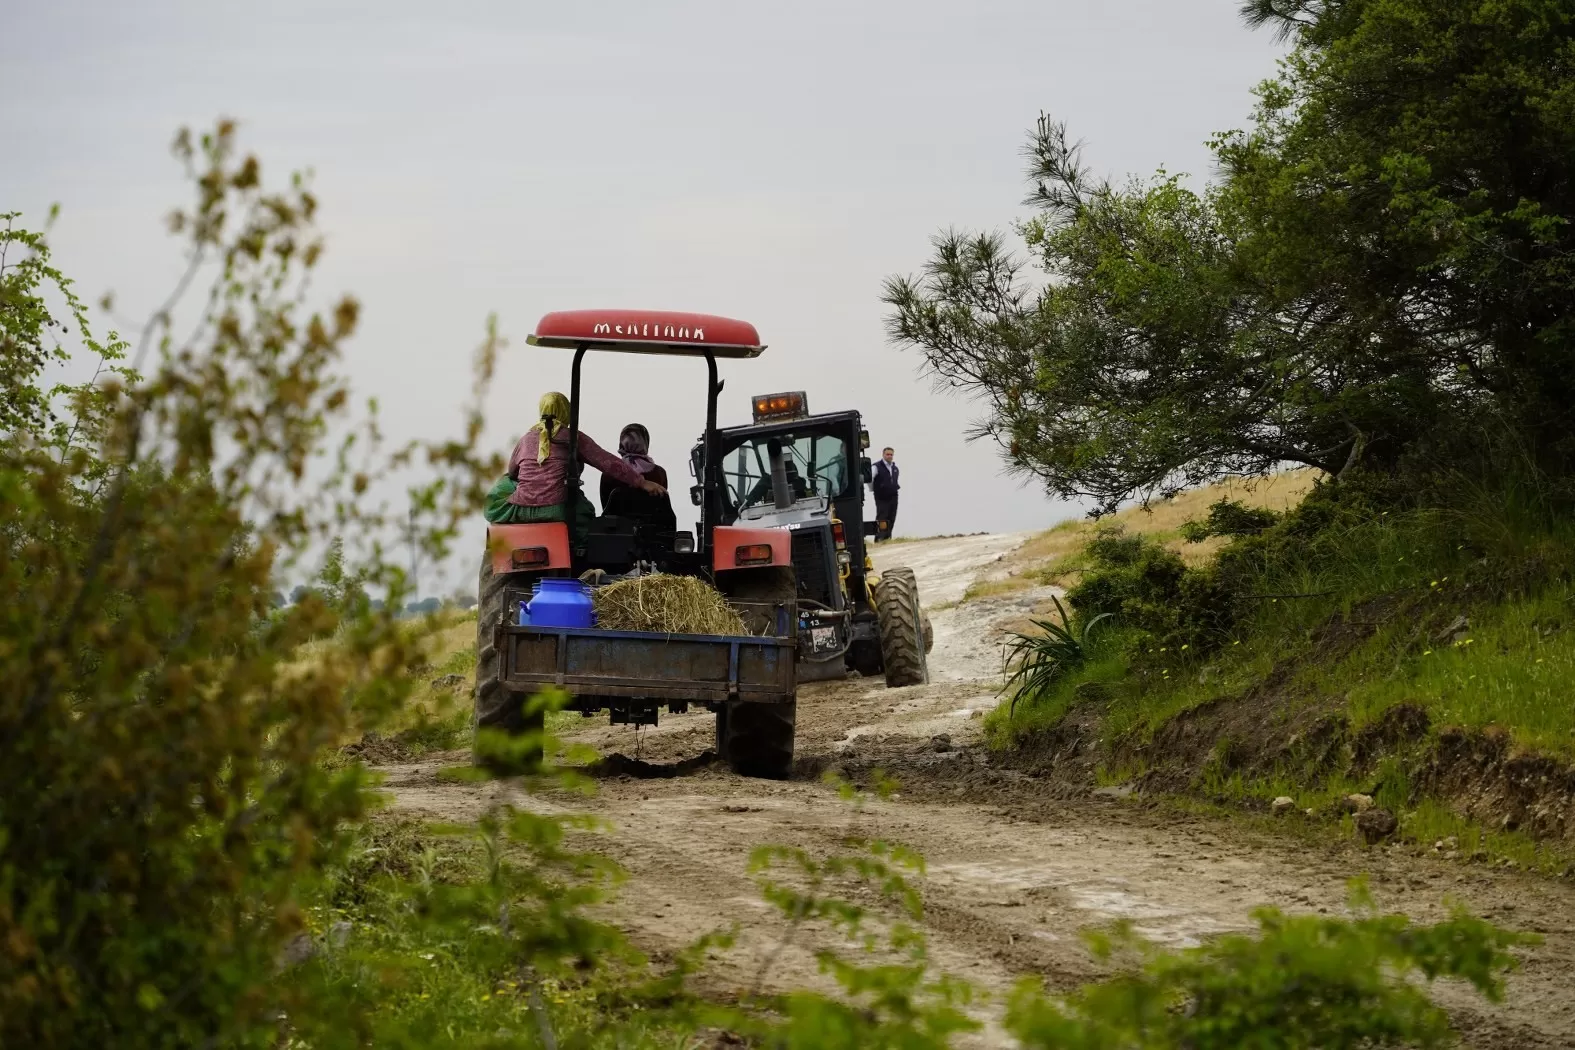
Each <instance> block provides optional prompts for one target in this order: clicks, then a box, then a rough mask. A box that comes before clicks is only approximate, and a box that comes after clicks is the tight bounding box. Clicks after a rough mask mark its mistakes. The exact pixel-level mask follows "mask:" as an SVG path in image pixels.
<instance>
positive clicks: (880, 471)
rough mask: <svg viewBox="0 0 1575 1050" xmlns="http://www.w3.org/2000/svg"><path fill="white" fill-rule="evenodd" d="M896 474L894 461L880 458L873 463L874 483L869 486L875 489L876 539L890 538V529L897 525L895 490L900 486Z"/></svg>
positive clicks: (896, 469)
mask: <svg viewBox="0 0 1575 1050" xmlns="http://www.w3.org/2000/svg"><path fill="white" fill-rule="evenodd" d="M898 474H899V471H898V468H897V465H896V464H894V463H892V464H888V463H887V462H886V461H885V460H881V461H879V462H878V463H876V464H875V478H874V483H873V484H872V485H871V486H870V487H871V488H873V489H874V490H875V519H876V520H877V521H878V522H880V530H879V531H878V532H877V533H876V534H875V539H876V540H889V539H891V534H892V530H893V529H895V528H896V526H897V490H898V489H899V488H901V486H900V485H899V484H898V481H897V478H898Z"/></svg>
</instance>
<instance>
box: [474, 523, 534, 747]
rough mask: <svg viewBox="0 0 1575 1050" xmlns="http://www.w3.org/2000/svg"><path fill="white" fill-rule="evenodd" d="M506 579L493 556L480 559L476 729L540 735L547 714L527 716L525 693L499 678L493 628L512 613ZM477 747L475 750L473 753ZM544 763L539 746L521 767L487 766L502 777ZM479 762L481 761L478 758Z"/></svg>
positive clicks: (500, 660)
mask: <svg viewBox="0 0 1575 1050" xmlns="http://www.w3.org/2000/svg"><path fill="white" fill-rule="evenodd" d="M508 579H509V578H508V577H507V576H499V575H497V574H496V573H494V572H493V571H492V558H491V556H490V555H487V554H482V556H481V576H480V579H479V581H478V584H477V588H476V599H477V602H478V605H477V607H476V719H475V728H476V730H477V731H479V730H482V729H501V730H503V731H504V732H506V733H509V734H511V735H519V734H522V733H530V732H535V733H540V732H541V731H542V729H543V728H544V727H545V724H546V721H545V715H544V714H543V713H542V712H540V711H537V712H535V713H534V714H526V713H525V701H526V699H527V696H526V694H525V693H521V692H516V691H512V690H508V689H505V688H504V687H503V682H502V681H501V680H500V678H499V672H500V671H501V670H502V657H501V654H500V653H499V652H498V648H497V645H496V644H495V643H494V638H493V628H494V627H495V626H497V625H498V624H500V623H504V622H506V620H507V619H508V615H509V610H508V609H507V608H506V607H505V606H504V600H503V599H504V588H505V586H506V585H507V583H508ZM474 750H475V749H474V748H472V751H473V752H474ZM541 760H542V752H541V747H540V745H539V744H538V745H537V747H536V748H535V749H533V751H532V753H531V754H529V755H527V756H525V759H524V761H523V762H522V763H521V766H522V768H503V766H501V765H499V764H497V763H485V764H486V765H487V766H488V768H490V769H491V770H492V772H494V773H497V774H498V775H500V776H512V775H515V774H518V773H524V772H530V771H532V770H534V769H536V768H539V767H540V765H541ZM476 761H477V762H478V763H481V762H482V760H481V759H480V758H479V757H478V758H477V759H476Z"/></svg>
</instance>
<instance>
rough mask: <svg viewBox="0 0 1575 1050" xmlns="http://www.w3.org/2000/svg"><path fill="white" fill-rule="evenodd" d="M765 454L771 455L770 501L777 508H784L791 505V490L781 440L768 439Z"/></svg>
mask: <svg viewBox="0 0 1575 1050" xmlns="http://www.w3.org/2000/svg"><path fill="white" fill-rule="evenodd" d="M766 454H767V455H768V456H770V457H771V501H772V502H773V503H775V504H776V505H777V510H786V509H787V508H789V507H791V506H792V505H793V490H792V488H790V487H789V486H788V479H787V464H786V461H785V460H784V458H783V455H782V442H780V441H778V440H777V439H775V438H772V439H770V440H768V441H767V442H766Z"/></svg>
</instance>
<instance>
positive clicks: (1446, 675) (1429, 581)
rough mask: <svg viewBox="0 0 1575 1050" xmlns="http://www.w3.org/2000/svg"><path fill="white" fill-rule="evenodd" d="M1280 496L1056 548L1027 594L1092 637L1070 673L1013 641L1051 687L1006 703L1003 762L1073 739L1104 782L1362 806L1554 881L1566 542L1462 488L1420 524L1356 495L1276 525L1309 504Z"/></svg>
mask: <svg viewBox="0 0 1575 1050" xmlns="http://www.w3.org/2000/svg"><path fill="white" fill-rule="evenodd" d="M1509 469H1511V468H1509V467H1506V474H1505V475H1503V476H1501V481H1502V480H1503V478H1504V477H1507V476H1508V473H1507V472H1508V470H1509ZM1275 481H1277V482H1278V484H1276V485H1271V486H1267V487H1266V488H1265V490H1263V495H1264V496H1266V497H1267V498H1266V499H1254V498H1253V497H1254V493H1253V492H1252V491H1251V490H1241V489H1239V488H1238V489H1236V490H1233V491H1231V492H1225V491H1221V490H1208V489H1205V490H1198V491H1195V492H1191V493H1188V494H1186V496H1185V497H1180V498H1178V500H1177V502H1180V500H1181V499H1185V500H1187V504H1189V505H1190V506H1191V507H1192V508H1193V509H1194V512H1195V511H1196V510H1197V509H1199V508H1206V510H1205V512H1204V513H1202V514H1200V515H1199V516H1197V517H1194V518H1188V519H1185V520H1184V521H1183V522H1182V523H1181V524H1180V525H1177V524H1176V523H1175V521H1174V518H1175V514H1174V512H1171V513H1167V514H1164V515H1161V514H1151V513H1148V512H1146V511H1144V510H1142V509H1134V510H1131V511H1126V512H1123V513H1121V514H1118V515H1116V516H1114V517H1113V518H1109V519H1107V520H1104V521H1102V522H1098V523H1080V524H1078V525H1077V526H1075V527H1072V528H1064V529H1062V530H1059V533H1051V534H1049V535H1050V537H1052V538H1055V539H1057V540H1058V541H1059V539H1060V537H1061V536H1066V535H1072V536H1076V537H1078V540H1079V541H1080V545H1073V544H1068V545H1067V546H1068V548H1069V549H1065V550H1064V552H1063V553H1061V554H1060V555H1059V556H1057V557H1054V558H1052V559H1051V560H1049V561H1047V562H1044V563H1041V564H1040V565H1039V566H1038V568H1037V569H1036V570H1034V571H1032V572H1029V573H1026V574H1025V575H1028V576H1031V577H1034V578H1037V579H1039V580H1043V581H1045V582H1052V583H1057V584H1059V585H1061V586H1063V587H1065V588H1066V597H1067V603H1068V605H1069V606H1070V607H1071V609H1072V610H1073V615H1072V624H1071V631H1072V633H1073V634H1074V635H1079V633H1080V632H1081V631H1083V630H1085V629H1086V628H1087V627H1088V626H1090V625H1093V624H1094V623H1095V622H1096V621H1099V625H1100V627H1101V628H1103V629H1102V630H1094V631H1090V632H1088V634H1089V637H1088V638H1087V640H1086V642H1085V643H1084V644H1083V645H1081V646H1080V647H1079V650H1078V651H1077V652H1076V653H1075V655H1072V656H1071V657H1068V656H1067V655H1066V654H1065V653H1064V650H1065V648H1066V644H1065V640H1064V639H1060V638H1057V637H1046V638H1044V640H1043V641H1040V640H1039V639H1040V637H1041V635H1040V633H1039V632H1025V634H1026V635H1027V637H1026V638H1025V639H1024V640H1023V641H1021V642H1020V643H1019V650H1020V652H1019V654H1018V661H1019V665H1021V662H1022V660H1023V659H1024V658H1027V659H1028V660H1029V661H1030V662H1033V661H1034V659H1035V657H1037V659H1038V662H1041V663H1046V664H1050V665H1053V666H1054V667H1055V668H1056V671H1055V672H1054V673H1050V674H1047V673H1046V672H1045V671H1043V670H1041V671H1040V672H1039V673H1038V674H1036V675H1033V676H1028V675H1023V676H1021V677H1020V678H1019V679H1018V680H1017V681H1016V682H1014V683H1013V690H1012V696H1013V698H1014V702H1013V703H1012V704H1010V705H1005V706H1003V707H1002V708H1001V709H999V710H998V711H996V712H995V713H994V714H993V715H992V716H991V718H990V720H989V721H988V723H987V725H988V728H989V731H990V733H991V738H992V741H993V743H994V744H995V746H997V747H1003V748H1007V749H1010V750H1014V751H1018V752H1022V753H1024V754H1036V755H1039V756H1040V757H1041V758H1042V759H1044V760H1047V761H1051V762H1053V761H1054V756H1055V754H1056V752H1057V749H1058V745H1061V746H1064V739H1063V736H1064V734H1062V733H1061V732H1060V730H1061V729H1062V727H1063V726H1064V725H1067V724H1068V723H1069V720H1070V721H1075V722H1076V724H1078V725H1079V726H1085V727H1086V726H1088V725H1093V726H1097V737H1098V740H1099V753H1098V758H1097V763H1096V767H1097V768H1096V769H1095V770H1094V771H1093V775H1094V776H1096V777H1098V778H1102V779H1106V780H1110V779H1116V780H1129V781H1131V780H1135V781H1138V782H1139V783H1148V784H1150V785H1152V786H1153V787H1155V788H1158V789H1160V790H1178V791H1186V792H1189V793H1194V794H1201V795H1203V796H1204V797H1207V798H1212V799H1217V800H1220V801H1229V802H1234V803H1242V802H1246V803H1250V804H1253V805H1258V806H1263V807H1265V808H1266V807H1267V805H1268V803H1269V802H1270V801H1272V800H1273V799H1276V798H1281V797H1289V798H1291V799H1293V800H1295V803H1296V806H1295V810H1296V812H1298V813H1300V812H1303V811H1305V810H1309V809H1310V810H1312V811H1314V813H1315V814H1319V813H1321V814H1323V815H1324V816H1332V817H1334V818H1335V819H1340V818H1342V817H1344V816H1346V815H1347V814H1346V812H1345V810H1346V809H1347V808H1348V805H1347V803H1346V801H1345V800H1346V797H1347V796H1349V795H1352V794H1360V795H1367V796H1370V797H1372V798H1373V799H1374V800H1375V803H1376V804H1377V805H1378V806H1380V807H1384V808H1387V809H1389V810H1391V811H1393V812H1395V813H1397V814H1399V815H1400V820H1399V832H1400V834H1401V835H1403V836H1405V837H1408V838H1410V839H1412V840H1414V841H1417V842H1419V843H1423V844H1429V845H1430V844H1432V843H1434V842H1437V841H1440V840H1444V839H1453V840H1454V841H1455V843H1456V845H1455V846H1453V847H1451V848H1456V849H1460V850H1461V851H1462V852H1465V853H1468V854H1469V853H1475V852H1478V851H1479V850H1481V851H1484V852H1491V853H1492V854H1493V855H1494V856H1499V857H1512V858H1514V859H1516V860H1517V861H1519V862H1521V863H1524V864H1528V865H1535V866H1540V867H1544V868H1551V869H1553V870H1562V868H1563V867H1564V865H1565V864H1566V863H1567V857H1568V851H1567V848H1565V847H1564V846H1563V845H1562V843H1563V840H1564V839H1565V836H1567V835H1568V833H1569V831H1570V828H1569V827H1568V825H1567V824H1566V823H1565V818H1564V808H1563V806H1562V805H1561V804H1560V799H1561V796H1565V795H1566V794H1567V792H1568V790H1569V785H1570V783H1571V778H1572V775H1575V774H1572V770H1575V707H1572V706H1571V705H1570V704H1569V703H1568V701H1567V697H1568V696H1569V695H1570V692H1571V687H1572V685H1575V637H1572V636H1571V634H1570V632H1569V627H1570V626H1571V621H1570V611H1571V609H1572V603H1575V585H1572V582H1571V580H1572V575H1571V574H1572V570H1575V533H1572V531H1571V528H1570V526H1569V525H1568V523H1567V521H1566V520H1565V519H1563V517H1562V516H1561V515H1560V514H1558V513H1556V512H1555V511H1554V510H1553V506H1554V504H1553V502H1552V501H1550V500H1546V499H1544V498H1541V496H1540V495H1539V494H1538V493H1537V492H1536V491H1535V490H1533V489H1529V488H1528V489H1526V490H1523V491H1522V492H1521V493H1519V498H1514V497H1511V498H1507V499H1506V498H1505V489H1506V487H1507V486H1505V485H1503V484H1500V485H1498V486H1495V488H1494V489H1491V490H1487V489H1474V488H1473V487H1471V486H1469V485H1466V484H1461V486H1460V487H1459V489H1457V490H1456V491H1457V492H1458V493H1460V494H1461V495H1462V497H1463V498H1462V499H1461V500H1460V501H1459V502H1457V503H1446V502H1445V501H1444V500H1441V499H1440V500H1433V501H1429V503H1428V504H1425V505H1420V506H1419V505H1417V503H1416V502H1414V501H1411V500H1408V499H1407V498H1406V496H1405V494H1404V493H1403V491H1402V490H1399V489H1398V488H1396V487H1395V486H1393V485H1392V484H1389V483H1387V482H1386V481H1385V480H1383V479H1378V478H1374V477H1372V476H1371V475H1349V476H1347V477H1346V478H1345V479H1343V480H1342V481H1340V482H1338V483H1334V482H1330V481H1327V480H1323V481H1319V482H1317V483H1316V484H1314V485H1313V486H1312V487H1311V488H1310V489H1306V490H1305V491H1306V496H1305V498H1304V500H1303V502H1301V503H1299V504H1297V505H1296V506H1294V507H1291V508H1290V509H1288V510H1283V511H1280V510H1275V509H1273V508H1272V506H1265V504H1268V503H1272V502H1277V497H1280V496H1283V494H1284V493H1286V492H1288V491H1295V490H1296V489H1298V488H1300V487H1301V486H1300V485H1299V483H1298V482H1299V479H1287V478H1283V477H1282V478H1278V479H1275ZM1230 495H1242V496H1244V497H1245V498H1242V499H1230V498H1228V497H1229V496H1230ZM1222 532H1224V533H1226V535H1223V536H1222V535H1220V533H1222ZM1231 533H1235V534H1234V535H1231ZM1206 543H1213V544H1215V548H1214V550H1213V552H1212V553H1211V554H1209V555H1207V556H1205V557H1203V558H1201V559H1200V558H1197V557H1196V556H1194V557H1193V558H1192V559H1190V560H1191V564H1189V563H1188V562H1189V559H1187V558H1186V557H1184V554H1183V552H1185V551H1186V550H1187V549H1188V548H1189V547H1195V546H1201V545H1203V544H1206ZM1538 840H1545V841H1546V843H1547V844H1548V845H1547V847H1544V846H1541V845H1538ZM1460 843H1464V845H1460ZM1489 847H1491V849H1490V848H1489Z"/></svg>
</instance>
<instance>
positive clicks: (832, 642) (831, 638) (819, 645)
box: [809, 627, 837, 653]
mask: <svg viewBox="0 0 1575 1050" xmlns="http://www.w3.org/2000/svg"><path fill="white" fill-rule="evenodd" d="M809 647H810V649H811V650H813V651H814V652H817V653H819V652H824V651H825V650H827V649H835V648H836V647H837V629H836V628H835V627H812V628H810V632H809Z"/></svg>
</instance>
